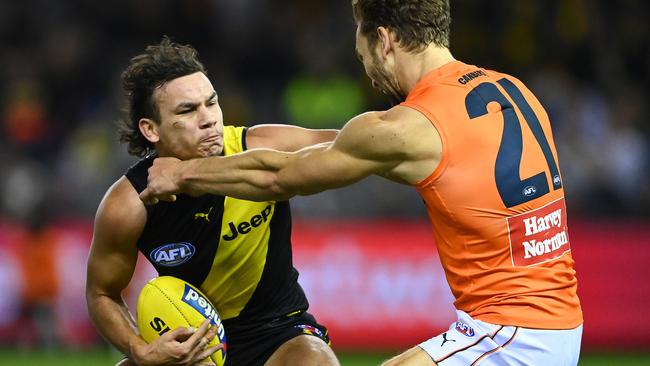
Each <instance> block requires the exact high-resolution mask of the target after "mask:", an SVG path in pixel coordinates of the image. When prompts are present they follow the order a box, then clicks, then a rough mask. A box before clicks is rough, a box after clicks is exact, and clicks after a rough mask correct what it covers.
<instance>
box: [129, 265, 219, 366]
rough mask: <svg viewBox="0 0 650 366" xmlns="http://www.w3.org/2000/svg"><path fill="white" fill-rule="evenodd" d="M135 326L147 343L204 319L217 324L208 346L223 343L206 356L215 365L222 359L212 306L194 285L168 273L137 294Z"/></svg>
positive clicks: (213, 324)
mask: <svg viewBox="0 0 650 366" xmlns="http://www.w3.org/2000/svg"><path fill="white" fill-rule="evenodd" d="M137 311H138V313H137V318H138V329H140V336H141V337H142V338H143V339H144V340H145V341H147V342H151V341H153V340H154V339H156V338H158V337H160V336H161V335H163V334H165V332H168V331H170V330H172V329H176V328H178V327H195V328H198V327H199V326H200V325H201V323H202V322H203V321H204V320H205V319H206V318H209V319H210V323H212V326H216V327H218V332H217V336H216V337H214V339H213V340H212V342H210V344H209V345H208V346H214V345H217V344H219V343H223V345H224V348H223V349H221V350H218V351H217V352H215V353H213V354H212V356H211V357H210V358H211V359H212V361H213V362H214V363H216V364H217V366H223V364H224V362H225V360H226V333H225V331H224V329H223V324H221V318H220V317H219V314H218V313H217V310H216V309H215V307H214V306H213V305H212V304H211V303H210V301H209V300H208V299H207V298H206V297H205V295H203V294H202V293H201V291H199V290H198V289H197V288H196V287H194V286H192V285H190V284H189V283H187V282H185V281H183V280H181V279H178V278H176V277H171V276H161V277H156V278H154V279H153V280H151V281H149V282H148V283H147V284H146V285H144V287H143V288H142V290H141V291H140V295H139V296H138V310H137Z"/></svg>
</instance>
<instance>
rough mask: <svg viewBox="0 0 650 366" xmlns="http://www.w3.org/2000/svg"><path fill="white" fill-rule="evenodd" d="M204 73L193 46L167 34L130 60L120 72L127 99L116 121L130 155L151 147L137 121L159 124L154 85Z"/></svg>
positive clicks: (152, 147) (147, 151) (145, 150)
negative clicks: (124, 112)
mask: <svg viewBox="0 0 650 366" xmlns="http://www.w3.org/2000/svg"><path fill="white" fill-rule="evenodd" d="M195 72H202V73H204V74H207V73H206V70H205V68H204V67H203V64H202V63H201V62H200V61H199V60H198V52H196V50H195V49H194V48H192V46H189V45H180V44H178V43H174V42H172V41H171V40H170V39H169V38H168V37H163V39H162V41H160V43H159V44H156V45H150V46H148V47H147V48H146V49H145V51H144V53H142V54H140V55H137V56H135V57H133V58H132V59H131V62H130V64H129V66H128V67H127V68H126V70H124V72H123V73H122V87H123V88H124V91H125V92H126V95H127V99H128V106H127V114H128V118H124V119H122V120H120V121H119V122H118V130H119V134H120V141H121V142H125V143H128V151H129V154H132V155H135V156H140V157H143V156H146V155H147V154H149V153H151V152H153V149H154V146H153V144H152V143H151V142H149V141H148V140H147V139H146V138H145V137H144V136H143V135H142V133H141V132H140V129H139V128H138V122H139V121H140V119H142V118H150V119H152V120H154V121H156V123H160V121H159V118H160V114H159V110H158V106H157V105H156V103H155V101H154V99H153V92H154V90H155V89H156V88H159V87H161V86H162V85H164V84H165V83H167V82H169V81H171V80H174V79H176V78H179V77H182V76H186V75H190V74H193V73H195Z"/></svg>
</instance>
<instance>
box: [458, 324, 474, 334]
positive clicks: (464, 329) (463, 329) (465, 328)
mask: <svg viewBox="0 0 650 366" xmlns="http://www.w3.org/2000/svg"><path fill="white" fill-rule="evenodd" d="M456 330H457V331H458V332H459V333H461V334H464V335H466V336H467V337H474V334H475V333H474V328H472V327H470V326H469V325H467V324H465V323H462V322H456Z"/></svg>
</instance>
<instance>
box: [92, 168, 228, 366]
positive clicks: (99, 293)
mask: <svg viewBox="0 0 650 366" xmlns="http://www.w3.org/2000/svg"><path fill="white" fill-rule="evenodd" d="M145 220H146V211H145V208H144V205H143V204H142V202H141V201H140V200H139V199H138V194H137V193H136V191H135V189H133V187H132V186H131V185H130V183H129V182H128V181H127V180H126V179H125V178H124V177H122V178H121V179H120V180H118V182H117V183H115V184H114V185H113V186H112V187H111V188H110V189H109V191H108V193H107V194H106V196H105V197H104V199H103V200H102V202H101V204H100V206H99V209H98V210H97V215H96V218H95V228H94V233H93V242H92V246H91V250H90V254H89V257H88V268H87V279H86V301H87V306H88V312H89V314H90V317H91V319H92V321H93V323H94V324H95V327H96V328H97V330H98V331H99V332H100V333H101V334H102V336H103V337H104V338H106V340H107V341H109V342H110V343H111V344H113V345H114V346H115V347H116V348H117V349H118V350H120V351H121V352H123V353H124V354H125V355H127V356H128V357H129V358H130V359H131V360H132V361H133V362H134V363H136V364H138V365H167V364H174V365H193V364H196V363H197V362H199V361H201V360H203V359H204V358H206V357H207V356H209V354H211V353H213V352H215V351H216V350H217V349H218V348H214V347H212V348H208V349H205V348H204V346H205V345H206V344H208V343H209V341H210V340H211V339H212V338H214V336H215V334H216V330H217V329H216V327H212V328H209V323H206V324H204V325H203V326H202V327H201V328H199V329H198V330H193V329H188V328H178V329H176V330H173V331H171V332H167V333H165V334H164V335H163V336H161V337H160V338H158V339H157V340H156V341H154V342H152V343H151V344H147V343H146V342H145V341H144V340H143V339H142V338H141V337H140V336H139V335H138V330H137V326H136V324H135V322H134V320H133V317H132V316H131V314H130V312H129V310H128V308H127V306H126V304H125V303H124V300H123V299H122V296H121V293H122V291H123V290H124V289H125V288H126V286H127V285H128V283H129V281H130V280H131V277H132V275H133V271H134V269H135V264H136V260H137V247H136V242H137V239H138V237H139V236H140V234H141V232H142V229H143V227H144V224H145ZM204 338H205V340H202V339H204ZM208 351H210V353H208V354H207V355H206V352H208Z"/></svg>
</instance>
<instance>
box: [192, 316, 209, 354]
mask: <svg viewBox="0 0 650 366" xmlns="http://www.w3.org/2000/svg"><path fill="white" fill-rule="evenodd" d="M209 327H210V320H209V319H205V320H204V321H203V323H201V326H200V327H199V328H198V329H197V330H196V332H194V334H192V336H191V337H190V338H188V340H187V341H186V342H187V343H188V345H189V346H190V348H194V347H197V346H198V345H199V343H200V342H204V343H203V344H202V345H201V348H203V347H205V346H206V345H207V344H208V343H210V341H207V342H206V339H205V337H204V336H205V334H206V333H207V332H208V328H209Z"/></svg>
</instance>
